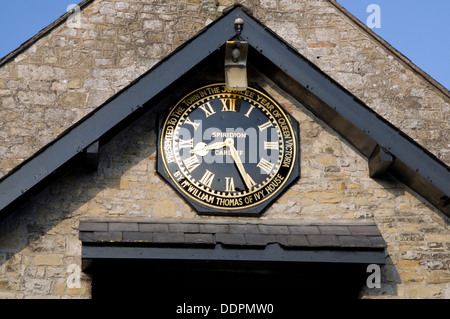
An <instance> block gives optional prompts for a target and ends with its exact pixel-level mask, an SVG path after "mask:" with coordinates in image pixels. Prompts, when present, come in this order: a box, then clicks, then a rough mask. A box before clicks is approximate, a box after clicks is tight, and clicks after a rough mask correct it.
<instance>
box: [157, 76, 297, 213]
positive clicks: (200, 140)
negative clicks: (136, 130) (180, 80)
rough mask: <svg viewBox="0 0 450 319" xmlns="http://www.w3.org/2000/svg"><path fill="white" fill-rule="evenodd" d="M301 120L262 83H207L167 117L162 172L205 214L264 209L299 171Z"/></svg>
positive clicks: (160, 145)
mask: <svg viewBox="0 0 450 319" xmlns="http://www.w3.org/2000/svg"><path fill="white" fill-rule="evenodd" d="M297 127H298V123H297V122H296V121H295V119H293V118H292V117H291V116H290V115H289V114H288V113H286V112H285V111H284V110H283V109H282V107H281V106H280V105H279V104H278V103H277V102H276V101H275V100H274V99H272V98H271V97H270V96H269V95H268V94H266V93H264V92H263V91H262V90H261V89H257V88H255V87H248V88H247V90H246V91H230V90H228V89H226V87H225V84H223V83H216V84H211V85H207V86H204V87H201V88H198V89H196V90H194V91H193V92H191V93H189V94H187V95H186V96H184V97H183V98H182V99H181V100H180V101H179V102H178V103H177V104H176V105H175V106H174V107H173V108H171V110H170V111H169V113H168V115H166V116H165V117H164V118H162V120H161V121H160V128H159V137H158V149H159V151H158V172H159V173H160V174H161V175H162V176H163V177H164V178H165V179H166V180H167V181H168V182H169V183H170V184H171V185H172V186H173V187H174V189H175V190H176V191H178V192H179V194H180V195H181V196H183V197H184V198H185V199H186V200H187V201H188V202H189V203H190V204H191V205H192V206H193V207H194V208H195V210H196V211H197V212H198V213H199V214H212V215H248V216H249V215H259V214H260V213H261V212H262V211H263V210H264V209H265V208H266V207H267V206H268V205H269V204H270V203H271V202H272V201H273V200H274V199H275V198H276V197H277V196H279V195H280V194H281V192H282V191H283V190H284V189H285V188H286V187H287V186H288V185H289V184H291V183H292V182H293V181H294V180H295V179H296V178H298V176H299V167H298V157H299V154H298V152H299V150H298V130H297Z"/></svg>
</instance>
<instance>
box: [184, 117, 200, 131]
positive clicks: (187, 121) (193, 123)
mask: <svg viewBox="0 0 450 319" xmlns="http://www.w3.org/2000/svg"><path fill="white" fill-rule="evenodd" d="M184 123H186V124H189V125H192V126H193V127H194V131H195V130H196V129H197V128H198V127H199V126H200V123H195V122H192V121H191V119H190V118H189V117H186V119H185V120H184Z"/></svg>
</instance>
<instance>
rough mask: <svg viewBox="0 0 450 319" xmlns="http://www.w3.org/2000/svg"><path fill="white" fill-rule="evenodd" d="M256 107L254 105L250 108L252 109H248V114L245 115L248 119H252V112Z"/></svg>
mask: <svg viewBox="0 0 450 319" xmlns="http://www.w3.org/2000/svg"><path fill="white" fill-rule="evenodd" d="M254 107H255V106H254V105H251V106H250V108H249V109H248V112H247V113H245V116H246V117H250V112H251V111H252V110H253V108H254Z"/></svg>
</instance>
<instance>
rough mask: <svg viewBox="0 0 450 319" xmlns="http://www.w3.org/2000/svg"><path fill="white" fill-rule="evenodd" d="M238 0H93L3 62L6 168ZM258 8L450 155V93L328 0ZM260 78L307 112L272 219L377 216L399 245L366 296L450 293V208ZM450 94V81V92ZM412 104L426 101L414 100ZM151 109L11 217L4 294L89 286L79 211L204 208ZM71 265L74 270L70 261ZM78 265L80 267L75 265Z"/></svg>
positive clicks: (90, 214) (66, 291) (365, 96)
mask: <svg viewBox="0 0 450 319" xmlns="http://www.w3.org/2000/svg"><path fill="white" fill-rule="evenodd" d="M229 4H231V3H230V1H227V0H225V1H215V2H214V1H206V0H205V1H197V0H190V1H185V2H182V1H144V0H135V1H94V2H93V3H92V4H90V5H88V6H87V7H86V8H85V9H84V10H83V11H82V24H81V27H80V28H69V27H68V26H67V24H66V23H63V24H61V25H59V26H58V27H56V28H55V29H53V30H52V31H51V32H49V33H48V34H46V35H45V36H43V37H42V38H41V39H40V40H39V41H37V42H36V43H35V44H33V45H32V46H31V47H29V48H28V49H26V50H25V51H24V52H22V53H20V54H19V55H17V56H16V57H15V58H14V59H13V60H11V61H8V62H6V63H5V62H4V64H3V65H2V66H1V67H0V172H1V173H0V176H3V175H5V174H6V173H7V172H8V171H9V170H11V169H12V168H14V167H15V166H16V165H18V164H19V163H21V162H22V161H23V160H24V159H26V158H28V157H29V156H30V155H32V154H33V153H34V152H36V151H37V150H39V149H40V148H41V147H43V146H44V145H45V144H46V143H48V142H50V141H51V140H53V139H54V138H55V137H56V136H58V134H60V133H61V132H63V131H64V130H65V129H67V128H68V127H70V125H72V124H73V123H75V122H77V121H78V120H80V119H81V118H82V117H83V116H85V115H86V114H88V113H89V112H90V111H92V110H93V109H95V108H96V107H97V106H99V105H100V104H101V103H102V102H103V101H105V100H106V99H107V98H109V97H110V96H111V95H113V94H114V93H116V92H117V91H119V90H120V89H121V88H123V87H124V86H126V85H127V84H128V83H129V82H130V81H132V80H134V79H135V78H136V77H138V76H139V75H140V74H142V73H143V72H145V71H146V70H148V69H149V68H150V67H151V66H152V65H154V64H155V63H156V62H157V61H159V60H160V59H161V58H162V57H164V56H166V55H167V54H168V53H170V52H171V51H172V50H173V49H175V48H176V47H177V46H178V45H180V44H181V43H183V42H184V41H186V40H187V39H188V38H190V37H191V36H193V35H194V34H195V33H196V32H197V31H198V30H199V29H201V28H202V27H204V26H205V25H207V24H208V23H210V22H211V21H212V20H214V19H215V18H216V17H217V16H219V15H220V13H221V11H222V10H223V9H224V8H225V7H226V6H227V5H229ZM244 4H246V5H247V6H248V7H249V8H250V9H252V10H253V13H254V15H255V16H256V18H258V19H260V20H261V21H262V22H263V23H265V24H267V25H268V26H269V27H270V28H272V29H273V30H274V31H275V32H276V33H277V34H279V35H280V36H281V37H283V38H284V39H285V40H287V41H288V42H290V43H291V45H293V46H294V47H295V48H297V49H298V50H299V51H300V52H301V53H302V54H303V55H305V56H306V57H307V58H308V59H310V60H311V61H312V62H314V63H315V64H317V65H318V66H319V67H320V68H321V69H322V70H324V71H325V72H326V73H328V74H329V75H331V76H332V77H333V78H334V79H335V80H337V81H338V82H339V83H341V84H342V85H343V86H345V87H346V88H347V89H349V90H350V91H351V92H352V93H354V94H355V95H356V96H358V97H359V98H361V99H362V100H363V101H364V102H366V103H367V104H368V105H369V106H370V107H372V108H374V109H375V110H376V111H377V112H379V113H380V114H382V115H383V116H384V117H385V118H386V119H388V120H389V121H391V122H392V123H393V124H395V125H397V126H398V127H399V128H400V129H402V130H403V131H405V132H406V133H407V134H408V135H410V136H411V137H412V138H414V139H415V140H416V141H418V142H419V143H421V144H422V145H423V146H425V147H426V148H428V149H429V150H430V151H432V152H433V153H434V154H435V155H436V156H438V157H439V158H440V159H442V160H443V161H445V162H446V163H450V152H449V147H448V145H447V143H448V138H447V139H446V138H445V137H446V136H447V137H448V136H449V135H450V127H449V125H450V124H449V123H450V121H449V113H450V101H449V98H448V94H444V93H443V92H442V91H441V90H439V89H438V88H436V87H435V86H434V85H433V84H432V83H431V82H430V81H428V80H427V79H426V78H425V77H423V76H422V75H421V74H419V73H417V72H416V71H414V70H413V69H412V68H411V67H410V66H409V65H408V64H406V63H405V62H404V61H403V60H401V59H399V58H398V57H397V56H394V55H392V54H391V53H389V51H387V50H386V49H385V48H383V47H382V46H380V45H379V43H378V42H377V41H376V40H374V38H372V37H370V36H369V35H368V34H367V33H366V32H364V31H362V30H361V28H360V27H358V26H357V25H356V24H355V23H354V22H353V21H351V20H350V19H349V18H348V17H347V16H346V15H345V14H343V13H342V12H341V11H340V10H338V9H337V7H336V6H335V5H334V4H333V3H332V2H329V1H325V0H314V1H306V0H303V1H283V0H279V1H244ZM257 81H258V82H259V83H260V84H261V86H262V87H263V88H264V89H265V90H267V91H268V92H269V93H270V94H271V95H272V96H273V97H274V98H275V99H277V100H278V101H279V102H280V103H281V104H282V105H283V107H284V108H285V109H287V110H288V111H289V112H290V113H291V114H292V115H293V116H294V117H295V118H296V119H297V121H298V122H299V125H300V138H301V141H300V144H301V179H300V180H299V181H298V182H297V183H296V184H295V185H293V186H292V187H291V188H290V189H289V190H288V191H287V192H286V193H285V194H284V195H283V196H282V197H281V198H279V200H277V202H276V203H275V204H273V205H272V206H271V207H270V208H269V209H268V210H267V211H266V212H265V213H264V214H263V215H262V217H261V218H263V219H291V220H301V221H304V222H306V223H307V222H312V221H330V222H334V223H339V222H341V221H345V220H349V219H362V220H363V219H365V218H369V219H373V220H375V222H376V223H377V225H378V227H379V229H380V231H381V232H382V234H383V237H384V239H385V240H386V242H387V244H388V248H387V254H388V255H387V263H388V264H387V265H386V266H384V267H383V274H382V288H381V289H373V290H370V289H367V290H366V291H365V292H364V295H365V296H366V297H371V296H381V295H382V296H388V297H406V298H419V297H420V298H422V297H423V298H450V231H449V229H448V225H449V222H450V221H449V219H448V218H447V217H443V216H442V215H441V214H440V213H439V212H438V211H437V210H435V209H433V208H432V207H430V206H429V205H427V204H426V203H425V202H424V201H423V200H422V199H421V198H420V197H419V196H418V195H416V194H414V193H412V192H411V191H409V190H408V189H405V187H403V186H402V185H400V184H398V183H396V182H395V181H394V180H391V179H389V178H383V179H376V180H374V179H371V178H369V177H368V169H367V162H366V160H365V159H363V158H362V157H361V156H360V155H359V154H358V153H357V152H355V150H354V149H353V148H352V147H351V146H350V145H348V144H347V143H346V142H345V141H343V140H342V139H341V138H340V137H339V136H338V135H336V134H335V133H334V132H332V131H331V130H329V129H328V128H327V127H326V126H325V125H323V124H322V123H321V122H320V120H318V119H317V118H315V117H314V116H313V115H311V114H310V113H309V112H308V111H307V110H306V109H305V108H304V107H303V106H302V105H300V104H298V103H297V102H295V101H294V100H293V99H291V98H290V97H289V96H288V95H286V94H285V93H284V92H282V91H281V90H280V89H279V88H277V87H276V86H275V85H274V84H273V83H271V81H270V80H269V79H266V78H263V77H258V78H257ZM447 93H448V92H447ZM411 110H414V111H413V112H411ZM156 136H157V128H156V121H155V115H154V114H151V113H149V114H146V115H145V116H143V117H142V118H141V119H140V120H138V121H137V122H136V123H135V124H134V125H132V126H131V127H129V128H127V129H126V130H125V131H124V132H122V133H121V134H119V136H117V137H115V138H114V139H113V140H111V141H110V142H109V143H108V144H107V145H105V146H104V147H102V148H101V150H100V165H99V170H98V172H96V173H92V174H71V175H69V176H66V177H65V178H64V179H62V180H61V181H59V182H57V183H55V184H53V185H51V186H49V187H48V188H47V189H45V190H44V191H43V192H42V193H41V194H40V195H38V196H37V197H36V198H34V199H33V200H31V201H30V202H29V203H28V204H27V205H26V206H24V207H23V208H21V209H19V210H18V211H17V212H16V213H15V214H14V215H12V216H10V217H8V218H7V219H5V220H4V221H2V222H1V223H0V298H3V297H9V298H31V297H52V298H59V297H63V298H78V297H79V298H88V297H90V293H91V290H90V289H91V288H90V278H89V277H88V276H87V275H85V274H83V273H82V274H81V286H80V287H79V288H69V286H68V285H67V281H68V279H69V276H70V275H71V273H72V270H71V269H72V268H69V267H71V265H73V264H75V265H78V266H79V265H81V243H80V242H79V240H78V221H79V220H80V219H100V218H115V219H117V218H124V219H140V220H142V219H146V218H163V217H171V218H179V219H180V220H182V219H184V218H189V219H192V218H208V217H199V216H197V215H196V214H195V212H194V211H192V209H191V208H190V207H189V206H188V205H187V204H186V203H185V202H184V201H183V200H182V199H181V198H179V196H178V195H177V194H176V193H175V192H174V191H173V190H172V189H171V188H170V187H169V186H168V185H167V183H165V182H164V181H163V180H162V179H161V178H160V177H159V176H158V175H157V174H156V167H155V166H156ZM68 268H69V269H68ZM68 270H69V272H68Z"/></svg>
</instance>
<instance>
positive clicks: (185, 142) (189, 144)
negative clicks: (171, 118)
mask: <svg viewBox="0 0 450 319" xmlns="http://www.w3.org/2000/svg"><path fill="white" fill-rule="evenodd" d="M179 146H180V148H192V147H194V139H193V138H191V139H190V140H182V139H180V144H179Z"/></svg>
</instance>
